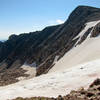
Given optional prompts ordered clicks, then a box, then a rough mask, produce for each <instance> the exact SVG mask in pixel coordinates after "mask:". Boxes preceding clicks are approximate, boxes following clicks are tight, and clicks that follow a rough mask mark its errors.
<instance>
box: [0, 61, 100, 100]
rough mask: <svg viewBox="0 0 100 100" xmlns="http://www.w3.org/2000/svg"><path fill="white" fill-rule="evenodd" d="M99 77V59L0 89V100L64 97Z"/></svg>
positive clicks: (86, 86)
mask: <svg viewBox="0 0 100 100" xmlns="http://www.w3.org/2000/svg"><path fill="white" fill-rule="evenodd" d="M99 77H100V59H98V60H94V61H91V62H87V63H84V64H80V65H77V66H74V67H72V68H69V69H66V70H65V69H64V70H63V71H59V72H54V73H49V74H45V75H41V76H39V77H35V78H32V79H29V80H23V81H20V82H18V83H15V84H12V85H8V86H4V87H0V100H8V99H10V100H11V99H13V98H16V97H32V96H46V97H57V96H58V95H66V94H67V93H69V92H70V91H71V90H73V89H74V90H76V89H78V88H80V87H85V88H88V86H89V85H90V83H92V82H93V81H94V80H95V79H96V78H99Z"/></svg>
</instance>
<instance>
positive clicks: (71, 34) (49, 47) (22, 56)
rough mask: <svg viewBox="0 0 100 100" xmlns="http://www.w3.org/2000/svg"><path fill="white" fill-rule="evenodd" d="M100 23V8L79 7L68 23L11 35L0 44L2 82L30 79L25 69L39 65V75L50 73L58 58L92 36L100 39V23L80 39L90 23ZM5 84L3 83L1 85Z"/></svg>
mask: <svg viewBox="0 0 100 100" xmlns="http://www.w3.org/2000/svg"><path fill="white" fill-rule="evenodd" d="M98 20H100V9H99V8H94V7H88V6H78V7H77V8H76V9H75V10H74V11H73V12H72V13H71V14H70V16H69V18H68V20H67V21H65V23H64V24H61V25H56V26H50V27H46V28H45V29H43V30H42V31H36V32H30V33H28V34H20V35H11V36H10V37H9V39H8V40H7V41H5V42H0V76H1V77H0V80H4V81H6V80H7V81H8V78H5V76H8V77H10V76H12V77H11V79H10V78H9V83H12V80H13V81H14V82H16V81H17V80H16V79H15V78H17V77H20V76H27V75H26V74H24V73H25V70H23V69H22V68H21V66H22V65H23V64H24V63H25V62H27V63H28V64H32V63H34V62H35V63H36V66H37V68H36V76H38V75H41V74H43V73H47V72H48V71H49V70H50V69H51V68H52V67H53V66H54V61H55V58H56V60H59V59H60V58H61V57H63V56H64V54H65V53H66V52H68V51H69V50H70V49H72V48H73V47H74V46H76V45H80V44H81V43H82V42H84V41H85V39H86V38H87V37H88V35H89V34H90V32H91V31H92V33H91V38H92V37H97V36H99V33H100V23H98V24H97V25H96V26H95V27H91V28H89V29H88V30H87V31H86V32H85V33H84V34H83V36H82V37H81V38H80V36H79V33H80V32H81V31H82V30H83V29H84V28H85V27H86V23H88V22H91V21H98ZM1 85H2V84H1Z"/></svg>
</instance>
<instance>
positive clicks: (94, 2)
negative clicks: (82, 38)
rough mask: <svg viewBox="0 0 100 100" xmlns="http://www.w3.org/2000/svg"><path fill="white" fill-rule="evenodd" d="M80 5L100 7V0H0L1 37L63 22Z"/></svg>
mask: <svg viewBox="0 0 100 100" xmlns="http://www.w3.org/2000/svg"><path fill="white" fill-rule="evenodd" d="M78 5H88V6H94V7H100V0H0V39H7V38H8V36H9V35H11V34H20V33H24V32H25V33H27V32H31V31H35V30H41V29H43V28H44V27H46V26H49V25H56V24H61V23H63V22H64V21H65V20H66V19H67V18H68V16H69V14H70V13H71V12H72V10H73V9H75V8H76V7H77V6H78Z"/></svg>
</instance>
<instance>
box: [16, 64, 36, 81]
mask: <svg viewBox="0 0 100 100" xmlns="http://www.w3.org/2000/svg"><path fill="white" fill-rule="evenodd" d="M21 68H23V69H24V70H26V72H25V74H28V75H29V77H19V78H17V79H18V80H24V79H29V78H33V77H35V75H36V63H35V62H34V63H32V64H27V63H25V64H23V65H22V66H21Z"/></svg>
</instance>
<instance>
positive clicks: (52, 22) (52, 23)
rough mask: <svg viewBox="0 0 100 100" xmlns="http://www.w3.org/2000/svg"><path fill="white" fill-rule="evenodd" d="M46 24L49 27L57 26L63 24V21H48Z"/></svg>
mask: <svg viewBox="0 0 100 100" xmlns="http://www.w3.org/2000/svg"><path fill="white" fill-rule="evenodd" d="M48 23H49V25H57V24H63V23H64V21H63V20H61V19H57V20H50V21H49V22H48Z"/></svg>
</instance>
